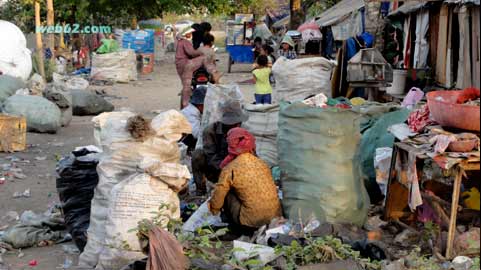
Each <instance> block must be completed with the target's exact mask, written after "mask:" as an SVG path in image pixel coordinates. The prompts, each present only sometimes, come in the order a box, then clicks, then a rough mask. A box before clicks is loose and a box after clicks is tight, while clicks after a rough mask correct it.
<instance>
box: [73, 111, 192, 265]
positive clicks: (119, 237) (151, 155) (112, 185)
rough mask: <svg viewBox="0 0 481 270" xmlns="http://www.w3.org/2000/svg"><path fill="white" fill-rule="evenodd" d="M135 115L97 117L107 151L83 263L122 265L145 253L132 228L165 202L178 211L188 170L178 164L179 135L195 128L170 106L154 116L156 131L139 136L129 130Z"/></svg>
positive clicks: (98, 135)
mask: <svg viewBox="0 0 481 270" xmlns="http://www.w3.org/2000/svg"><path fill="white" fill-rule="evenodd" d="M131 116H133V114H132V113H130V112H113V113H106V114H102V115H100V116H98V117H96V119H94V121H95V122H96V139H97V140H98V142H99V144H100V146H101V147H102V148H103V149H104V151H105V150H106V152H105V155H104V156H103V157H102V159H101V161H100V163H99V165H98V167H97V171H98V174H99V184H98V186H97V188H96V189H95V195H94V199H93V200H92V209H91V218H90V227H89V229H88V242H87V245H86V247H85V250H84V252H83V253H82V254H81V255H80V259H79V265H80V266H82V267H90V268H95V267H96V269H120V268H121V267H122V266H124V265H126V264H128V262H129V261H132V260H136V259H141V258H142V257H145V255H143V254H142V252H141V247H140V243H139V240H138V238H137V235H136V232H135V231H132V229H135V228H136V227H137V224H138V222H139V221H141V220H143V219H151V218H153V217H154V216H156V214H155V213H156V212H158V211H159V207H160V206H162V205H168V206H169V209H165V210H164V211H165V212H164V213H163V214H164V215H165V216H167V217H171V218H179V217H180V211H179V209H180V206H179V204H180V203H179V199H178V196H177V192H178V191H180V190H181V189H182V188H183V187H184V186H185V185H186V184H187V180H188V179H190V173H189V171H188V169H187V167H186V166H184V165H180V150H179V147H178V145H177V141H178V140H179V139H180V138H181V136H182V134H183V133H190V132H191V127H190V124H189V122H188V121H187V119H186V118H185V117H184V116H183V115H182V114H181V113H179V112H177V111H174V110H171V111H167V112H164V113H161V114H159V115H158V116H157V117H155V118H154V119H153V120H152V122H151V128H152V130H153V134H151V135H149V136H148V137H146V138H144V140H143V141H138V140H136V139H134V138H133V137H131V136H130V137H129V135H130V134H129V132H128V131H127V121H128V119H129V118H130V117H131ZM166 223H167V220H165V221H164V224H163V225H164V226H165V225H166ZM125 244H127V245H128V247H127V246H126V245H125Z"/></svg>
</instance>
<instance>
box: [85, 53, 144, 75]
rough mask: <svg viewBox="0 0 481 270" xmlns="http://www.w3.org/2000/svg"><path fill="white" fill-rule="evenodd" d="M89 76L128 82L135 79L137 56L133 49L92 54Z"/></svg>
mask: <svg viewBox="0 0 481 270" xmlns="http://www.w3.org/2000/svg"><path fill="white" fill-rule="evenodd" d="M90 77H91V78H92V79H93V80H101V81H102V80H107V81H113V82H122V83H128V82H129V81H136V80H137V57H136V55H135V51H134V50H131V49H122V50H120V51H118V52H112V53H105V54H94V55H93V57H92V70H91V72H90Z"/></svg>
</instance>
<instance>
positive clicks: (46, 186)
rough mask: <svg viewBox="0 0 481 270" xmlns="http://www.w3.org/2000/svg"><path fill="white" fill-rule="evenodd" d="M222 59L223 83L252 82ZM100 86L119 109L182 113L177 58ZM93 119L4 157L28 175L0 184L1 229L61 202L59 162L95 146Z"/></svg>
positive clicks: (55, 257)
mask: <svg viewBox="0 0 481 270" xmlns="http://www.w3.org/2000/svg"><path fill="white" fill-rule="evenodd" d="M218 58H219V60H220V62H219V66H220V68H219V69H220V70H221V71H222V72H225V75H224V77H223V78H222V81H221V82H222V83H231V82H242V81H246V80H248V79H250V78H251V74H250V73H249V69H250V66H249V65H240V64H236V65H234V66H233V72H234V73H231V74H227V67H226V64H227V55H226V54H224V53H219V54H218ZM240 87H241V90H242V92H243V93H244V98H245V102H252V101H253V89H254V88H253V86H252V85H246V84H241V85H240ZM97 88H98V89H104V90H105V91H106V92H107V93H108V94H109V95H111V96H114V98H112V99H110V101H111V102H112V103H113V104H114V105H115V106H116V110H119V109H121V108H129V109H131V110H132V111H135V112H138V113H143V114H149V113H150V112H152V111H153V110H167V109H178V104H179V97H178V95H177V94H178V92H179V91H180V89H181V85H180V80H179V79H178V76H177V73H176V70H175V65H174V61H173V55H172V54H169V55H168V56H167V59H166V60H165V61H163V62H162V63H160V64H159V65H157V66H156V67H155V71H154V73H152V74H149V75H145V76H140V78H139V80H138V81H136V82H131V83H129V84H116V85H113V86H105V87H97ZM91 119H92V117H74V118H73V121H72V122H71V124H70V125H69V126H68V127H65V128H62V129H60V130H59V131H58V133H57V134H35V133H28V135H27V142H28V144H29V147H28V149H27V151H25V152H22V153H14V154H5V153H0V166H1V165H2V164H9V163H11V161H10V160H11V157H12V156H14V157H16V158H19V159H21V160H24V162H18V163H16V164H17V166H18V167H19V168H21V169H22V173H23V174H25V175H26V178H25V179H22V180H12V181H7V182H5V183H4V184H1V185H0V227H1V226H2V225H5V224H4V221H2V217H4V216H5V215H6V213H7V212H8V211H16V212H17V213H18V214H19V215H21V214H22V213H23V211H26V210H32V211H34V212H36V213H43V212H45V211H46V210H47V209H48V207H49V206H52V205H54V204H55V203H57V202H58V196H57V192H56V187H55V166H56V162H57V158H58V157H60V156H63V155H66V154H68V153H69V152H71V151H72V150H73V149H74V148H75V147H77V146H84V145H90V144H93V143H94V138H93V126H92V123H91ZM27 162H28V163H27ZM0 169H1V167H0ZM26 189H30V192H31V197H29V198H16V199H15V198H13V194H14V193H15V192H23V191H25V190H26ZM2 222H3V223H2ZM10 224H11V223H10ZM66 244H67V245H71V244H72V243H66ZM77 257H78V255H68V254H67V253H66V252H65V251H64V249H63V247H62V245H54V246H49V247H41V248H29V249H24V250H21V251H15V252H9V253H7V254H4V255H3V256H2V257H0V258H3V260H4V262H5V263H6V264H7V265H8V266H9V267H10V269H11V270H22V269H37V270H53V269H63V267H62V265H63V263H64V261H65V260H66V258H71V259H73V261H74V265H75V263H76V261H77ZM31 260H36V261H37V266H35V267H32V266H29V265H28V263H29V262H30V261H31Z"/></svg>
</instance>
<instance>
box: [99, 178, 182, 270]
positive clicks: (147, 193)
mask: <svg viewBox="0 0 481 270" xmlns="http://www.w3.org/2000/svg"><path fill="white" fill-rule="evenodd" d="M111 193H112V198H111V200H110V203H109V207H108V213H107V221H106V224H105V229H106V237H105V247H104V248H103V249H102V252H101V253H100V257H99V264H98V265H97V268H96V269H99V270H100V269H105V270H110V269H120V268H121V267H122V266H124V265H126V264H128V263H129V262H130V261H132V260H139V259H142V258H143V257H144V256H145V255H144V254H143V253H142V248H141V246H140V242H139V239H138V237H137V234H136V232H135V231H132V229H133V228H136V227H137V225H138V222H139V221H141V220H142V219H151V218H153V217H154V216H156V212H158V211H159V207H160V206H161V205H163V204H165V205H169V206H170V207H171V208H170V209H169V210H170V211H167V210H165V211H164V212H163V214H165V215H166V217H169V216H170V217H171V218H179V217H180V202H179V198H178V196H177V193H176V192H174V191H173V190H171V189H170V188H169V187H168V186H167V185H166V184H165V183H163V182H162V181H159V180H157V179H156V178H154V177H151V176H150V175H148V174H137V175H134V176H132V177H130V178H128V179H127V180H125V181H122V182H120V183H119V184H117V185H116V186H115V187H114V188H113V189H112V192H111ZM167 221H168V220H167V218H166V219H165V220H164V224H163V226H167ZM125 243H128V245H129V247H128V249H125V248H124V247H123V246H124V244H125Z"/></svg>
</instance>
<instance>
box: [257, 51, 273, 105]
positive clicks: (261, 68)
mask: <svg viewBox="0 0 481 270" xmlns="http://www.w3.org/2000/svg"><path fill="white" fill-rule="evenodd" d="M268 64H269V60H268V59H267V56H265V55H259V56H258V57H257V68H256V69H254V70H253V71H252V74H253V75H254V81H255V82H256V92H255V95H254V96H255V99H256V104H271V103H272V86H271V83H270V81H269V76H270V75H271V68H270V67H268Z"/></svg>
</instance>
